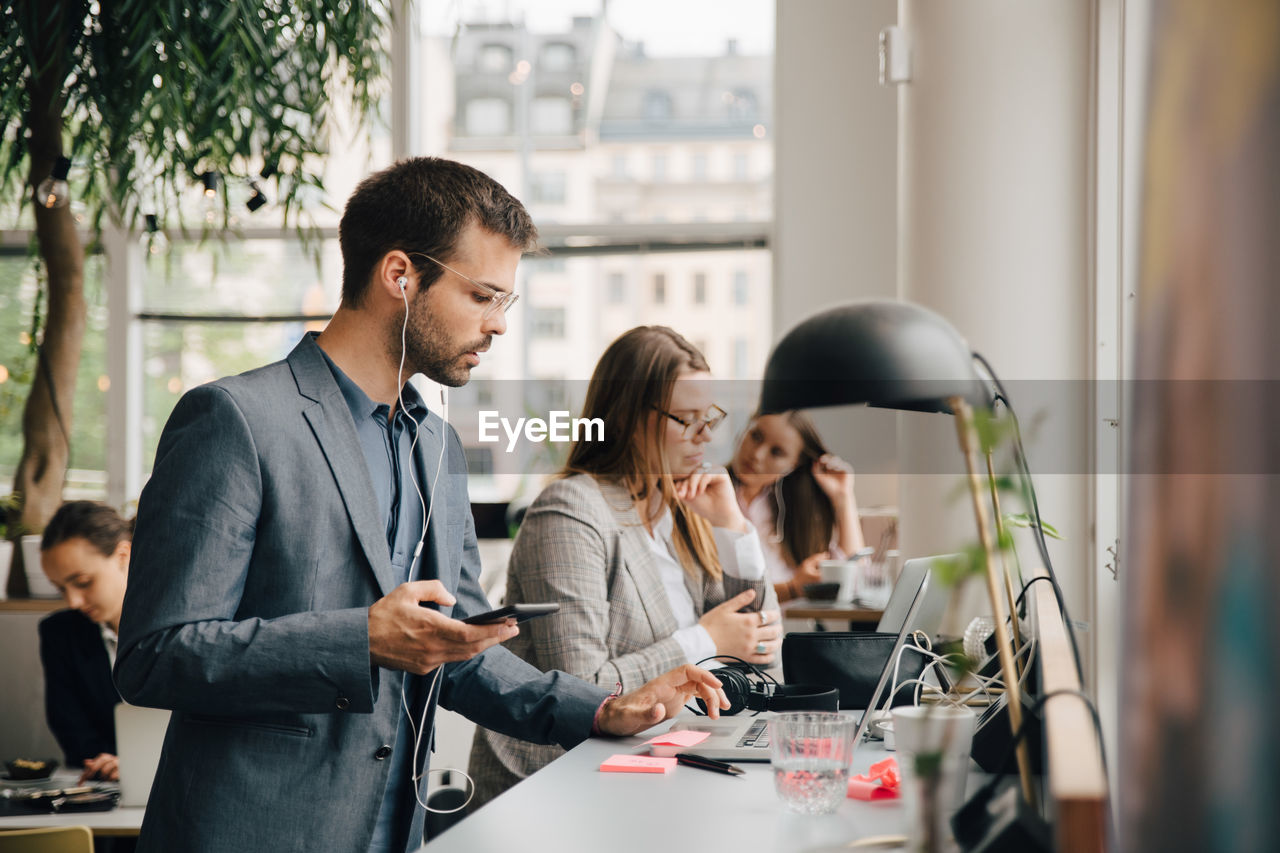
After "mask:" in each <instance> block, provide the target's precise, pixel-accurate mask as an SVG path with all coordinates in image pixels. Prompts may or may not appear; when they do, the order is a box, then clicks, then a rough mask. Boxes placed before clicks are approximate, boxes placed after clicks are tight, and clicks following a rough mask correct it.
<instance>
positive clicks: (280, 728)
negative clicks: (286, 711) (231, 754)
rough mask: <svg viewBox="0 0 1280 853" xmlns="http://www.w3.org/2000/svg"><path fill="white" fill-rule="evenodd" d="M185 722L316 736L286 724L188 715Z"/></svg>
mask: <svg viewBox="0 0 1280 853" xmlns="http://www.w3.org/2000/svg"><path fill="white" fill-rule="evenodd" d="M184 719H185V721H186V722H188V723H191V724H193V725H197V726H212V727H214V728H221V729H248V730H251V731H259V732H267V733H268V734H277V735H289V736H290V737H311V736H312V735H313V734H315V732H314V731H312V730H311V729H310V728H307V727H306V726H291V725H288V724H285V723H264V722H261V721H259V720H240V719H236V718H234V717H214V716H209V715H207V714H187V715H186V716H185V718H184Z"/></svg>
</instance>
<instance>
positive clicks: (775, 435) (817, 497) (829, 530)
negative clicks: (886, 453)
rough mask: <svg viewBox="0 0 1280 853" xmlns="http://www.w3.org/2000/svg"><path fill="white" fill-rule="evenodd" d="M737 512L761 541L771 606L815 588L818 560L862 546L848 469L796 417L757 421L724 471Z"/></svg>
mask: <svg viewBox="0 0 1280 853" xmlns="http://www.w3.org/2000/svg"><path fill="white" fill-rule="evenodd" d="M729 476H730V477H732V478H733V484H734V489H735V491H736V493H737V497H738V506H739V507H741V508H742V512H743V513H744V514H745V515H746V517H747V519H748V520H750V521H751V522H752V523H753V524H754V525H755V526H756V529H757V530H759V531H760V536H761V538H762V539H763V540H764V546H765V558H766V560H767V562H768V565H769V578H770V580H771V581H772V583H773V588H774V591H775V593H776V594H777V596H778V600H779V601H787V600H789V599H792V598H798V597H800V596H801V595H802V594H803V590H804V586H805V584H810V583H817V582H818V581H820V580H821V579H822V578H821V573H820V571H819V564H820V563H821V562H822V561H823V560H843V559H845V558H847V557H849V556H852V555H853V554H855V553H857V552H858V551H859V550H861V549H862V548H863V546H864V542H863V538H862V524H861V522H860V521H859V519H858V502H857V500H856V499H855V498H854V496H853V469H852V468H851V467H849V465H848V463H846V462H845V461H844V460H842V459H840V458H839V457H838V456H833V455H832V454H831V453H829V452H828V451H827V448H826V447H825V446H824V445H823V443H822V437H821V436H820V435H818V430H817V429H816V428H815V427H814V425H813V421H812V420H810V419H809V416H808V415H805V414H804V413H802V412H795V411H793V412H786V413H784V414H780V415H757V416H756V417H754V418H752V420H751V424H750V425H749V426H748V427H747V431H746V432H745V433H743V435H742V439H741V440H740V441H739V442H738V447H737V449H736V450H735V451H734V454H733V461H732V462H730V463H729Z"/></svg>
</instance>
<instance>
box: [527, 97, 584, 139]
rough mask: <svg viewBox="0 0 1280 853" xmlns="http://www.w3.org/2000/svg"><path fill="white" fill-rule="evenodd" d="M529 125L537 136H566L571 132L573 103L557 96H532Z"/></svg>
mask: <svg viewBox="0 0 1280 853" xmlns="http://www.w3.org/2000/svg"><path fill="white" fill-rule="evenodd" d="M529 125H530V127H529V129H530V130H531V131H533V133H535V134H537V135H539V136H568V135H569V134H571V133H573V104H571V103H569V99H568V98H562V97H559V96H554V97H541V98H534V99H533V105H532V109H531V110H530V112H529Z"/></svg>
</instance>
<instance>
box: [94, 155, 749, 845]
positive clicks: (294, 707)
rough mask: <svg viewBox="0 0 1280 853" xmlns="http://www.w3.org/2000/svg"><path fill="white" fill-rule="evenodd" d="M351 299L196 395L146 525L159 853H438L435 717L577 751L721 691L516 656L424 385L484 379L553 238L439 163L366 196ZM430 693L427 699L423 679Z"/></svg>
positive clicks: (703, 683)
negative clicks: (526, 264) (428, 792)
mask: <svg viewBox="0 0 1280 853" xmlns="http://www.w3.org/2000/svg"><path fill="white" fill-rule="evenodd" d="M339 234H340V240H341V244H342V253H343V267H344V271H343V293H342V302H341V305H340V306H339V308H338V311H337V312H336V313H335V314H334V316H333V319H332V320H331V321H330V323H329V324H328V326H327V327H326V328H325V330H324V331H323V332H322V333H320V335H319V336H318V337H312V336H310V335H308V336H307V337H305V338H304V339H303V340H302V341H301V342H300V343H299V344H298V345H297V347H295V349H294V350H293V352H292V353H291V354H290V355H289V356H288V358H286V359H285V360H284V361H281V362H277V363H275V364H271V365H268V366H266V367H262V368H259V369H257V370H253V371H250V372H249V373H245V374H242V375H240V376H235V377H229V378H225V379H221V380H218V381H217V382H214V383H211V384H209V385H205V386H201V387H199V388H196V389H193V390H192V391H190V392H189V393H187V394H186V395H185V396H184V397H183V398H182V400H181V401H179V403H178V405H177V407H176V408H175V409H174V412H173V414H172V416H171V417H170V419H169V422H168V424H167V425H166V427H165V430H164V433H163V435H162V436H161V439H160V445H159V448H158V450H157V452H156V460H155V466H154V470H153V473H152V477H151V480H150V481H149V482H148V484H147V487H146V488H145V489H144V490H143V493H142V497H141V500H140V502H139V506H138V519H137V530H136V534H135V538H134V542H133V556H132V560H131V564H130V572H129V585H128V590H127V593H126V596H125V603H124V612H123V614H122V617H121V626H120V645H119V656H118V660H117V663H116V668H115V678H116V682H117V685H118V686H119V688H120V692H121V695H122V696H123V697H124V698H125V699H126V701H129V702H132V703H135V704H140V705H150V706H156V707H163V708H170V709H172V710H173V711H174V714H173V716H172V719H171V722H170V725H169V730H168V733H167V734H166V737H165V744H164V752H163V754H162V756H161V760H160V765H159V768H158V770H157V773H156V781H155V784H154V786H153V788H152V792H151V799H150V801H149V802H148V806H147V812H146V817H145V819H144V822H143V827H142V835H141V838H140V841H139V847H138V849H139V851H166V853H168V851H176V850H181V851H210V853H213V851H228V850H235V851H258V850H261V851H272V853H278V851H304V850H305V851H311V850H317V849H324V850H335V851H390V850H394V851H397V853H399V851H404V850H411V849H414V848H416V847H417V846H418V843H419V842H420V841H421V839H422V827H423V819H424V809H423V805H422V798H423V797H424V796H425V788H426V765H427V753H428V752H429V748H430V740H431V720H432V715H433V712H434V709H435V707H436V705H437V704H440V705H442V706H444V707H446V708H450V709H453V710H457V711H459V712H461V713H463V714H465V715H466V716H468V717H470V718H471V719H473V720H475V721H476V722H478V723H479V724H481V725H483V726H486V727H489V728H492V729H496V730H499V731H502V732H504V733H507V734H511V735H514V736H517V737H521V738H527V739H529V740H531V741H535V742H538V743H556V744H560V745H562V746H565V747H570V746H573V745H575V744H576V743H578V742H580V741H581V740H583V739H584V738H586V737H587V736H588V735H589V734H591V733H593V732H599V733H605V734H616V735H621V734H631V733H634V732H637V731H640V730H642V729H644V728H646V727H648V726H650V725H653V724H655V723H657V722H659V721H661V720H662V719H664V718H666V717H670V716H672V715H674V714H675V713H676V712H677V711H678V710H679V709H680V707H682V706H683V704H684V703H685V701H687V700H688V699H690V698H691V697H693V696H695V695H696V696H702V697H704V698H705V699H707V700H709V701H710V703H712V704H719V705H720V706H721V707H727V702H726V701H725V700H724V696H723V693H722V691H720V690H719V682H718V681H716V679H715V678H714V677H712V676H711V675H710V674H709V673H707V672H705V671H703V670H699V669H697V668H695V667H681V668H679V669H676V670H672V671H671V672H668V673H666V674H665V675H663V676H659V677H658V678H655V679H653V680H652V681H650V682H649V683H647V684H646V685H644V686H643V687H641V688H639V689H637V690H635V691H633V692H631V693H628V694H625V695H623V696H620V697H618V698H616V699H613V700H612V701H610V694H609V693H608V691H607V690H603V689H601V688H599V687H596V686H594V685H590V684H587V683H586V682H583V681H581V680H579V679H576V678H573V677H572V676H569V675H566V674H564V673H560V672H551V673H542V672H540V671H538V670H536V669H534V668H533V667H531V666H529V665H528V664H525V663H524V662H523V661H521V660H519V659H518V658H516V657H515V656H514V655H512V654H510V653H509V652H508V651H507V650H506V649H505V648H503V647H502V646H499V645H497V644H498V643H501V642H502V641H504V640H507V639H510V638H511V637H514V636H515V635H516V634H517V633H518V629H517V627H516V626H515V625H514V624H513V623H505V624H498V625H485V626H482V625H468V624H464V623H463V622H461V621H459V620H460V619H461V618H463V617H465V616H467V615H471V614H476V613H481V612H484V611H486V610H488V609H489V604H488V602H487V601H485V598H484V594H483V593H482V592H481V590H480V587H479V585H478V582H477V578H478V574H479V569H480V566H479V560H478V556H477V548H476V536H475V528H474V525H473V523H472V518H471V512H470V507H469V503H468V498H467V483H466V464H465V460H464V457H463V452H462V446H461V444H460V442H459V440H458V436H457V433H456V432H455V431H454V430H453V428H452V427H451V426H449V425H448V424H446V423H444V422H443V421H442V420H441V419H440V418H439V417H437V416H436V415H434V414H431V413H430V412H428V411H427V409H426V407H425V406H424V405H423V403H422V400H421V398H420V397H419V396H418V395H417V393H416V392H415V391H414V389H413V387H412V386H410V385H407V384H406V380H407V379H408V377H409V376H411V375H412V374H413V373H417V372H421V373H423V374H425V375H426V376H428V377H430V378H431V379H434V380H436V381H437V382H440V383H442V384H444V385H450V386H458V385H462V384H464V383H465V382H466V381H467V380H468V378H469V377H470V372H471V368H473V367H474V366H475V365H476V364H478V363H479V360H480V354H481V353H482V352H484V351H485V350H487V349H488V347H489V344H490V342H491V340H492V337H493V335H500V334H502V333H503V332H504V331H505V330H506V320H505V311H506V309H507V308H508V307H510V305H511V304H512V303H513V302H514V301H515V298H516V297H515V295H514V293H513V292H512V286H513V283H514V280H515V270H516V265H517V263H518V261H519V258H520V255H521V253H522V252H523V251H524V250H526V249H527V248H529V247H530V246H531V245H532V244H533V242H534V240H535V238H536V231H535V229H534V227H533V224H532V222H531V221H530V220H529V217H528V214H527V213H526V212H525V210H524V208H523V207H522V206H521V205H520V203H519V202H518V201H516V200H515V199H514V198H512V197H511V196H510V195H509V194H508V193H507V192H506V191H505V190H504V189H503V188H502V187H501V186H499V185H498V184H497V183H495V182H494V181H493V180H492V179H490V178H488V177H487V176H485V175H483V174H481V173H480V172H477V171H476V170H474V169H471V168H470V167H467V166H463V165H461V164H458V163H452V162H449V161H445V160H438V159H434V158H416V159H411V160H405V161H401V162H400V163H397V164H396V165H394V166H392V167H391V168H389V169H386V170H384V171H382V172H379V173H377V174H375V175H373V176H371V177H369V178H367V179H366V180H365V181H363V182H362V183H361V184H360V186H359V187H357V189H356V191H355V193H354V194H353V195H352V197H351V199H350V200H349V201H348V204H347V208H346V211H345V212H344V214H343V218H342V223H341V226H340V229H339ZM427 674H431V677H430V678H423V677H421V676H424V675H427Z"/></svg>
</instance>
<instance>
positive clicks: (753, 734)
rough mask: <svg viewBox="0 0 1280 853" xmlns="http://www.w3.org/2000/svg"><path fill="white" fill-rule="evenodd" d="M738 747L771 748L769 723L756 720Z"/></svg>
mask: <svg viewBox="0 0 1280 853" xmlns="http://www.w3.org/2000/svg"><path fill="white" fill-rule="evenodd" d="M738 746H747V747H754V748H756V749H768V748H769V721H768V720H756V721H755V722H754V723H752V724H751V728H749V729H747V730H746V732H744V733H743V735H742V738H741V739H740V740H739V741H738Z"/></svg>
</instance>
